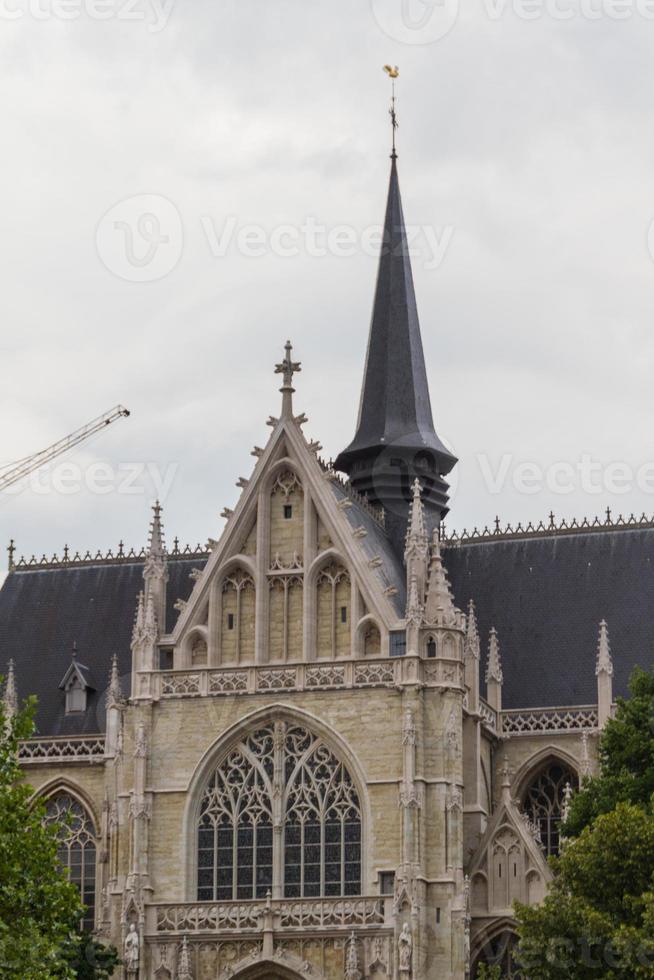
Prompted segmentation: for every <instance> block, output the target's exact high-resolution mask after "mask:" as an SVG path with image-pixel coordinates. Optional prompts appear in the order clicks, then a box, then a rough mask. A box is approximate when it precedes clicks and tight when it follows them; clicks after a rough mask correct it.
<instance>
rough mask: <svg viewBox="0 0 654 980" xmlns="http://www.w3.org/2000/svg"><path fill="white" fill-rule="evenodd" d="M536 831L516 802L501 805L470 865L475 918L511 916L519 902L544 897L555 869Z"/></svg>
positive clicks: (530, 901) (532, 901) (531, 902)
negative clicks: (514, 905)
mask: <svg viewBox="0 0 654 980" xmlns="http://www.w3.org/2000/svg"><path fill="white" fill-rule="evenodd" d="M534 834H535V831H534V829H533V828H531V826H530V825H529V822H528V817H527V815H525V814H523V813H522V812H521V811H520V810H519V808H518V806H517V805H516V804H515V803H514V802H513V801H507V800H502V801H501V802H500V803H499V804H498V806H497V808H496V809H495V812H494V814H493V816H492V817H491V819H490V821H489V823H488V826H487V828H486V832H485V833H484V835H483V837H482V838H481V840H480V842H479V845H478V847H477V850H476V851H475V853H474V855H473V857H472V859H471V861H470V865H469V870H468V875H469V878H470V884H471V907H472V914H473V917H486V916H489V915H490V916H497V915H510V914H511V911H512V907H513V904H514V902H516V901H519V902H523V903H525V904H527V905H535V904H538V902H540V901H541V900H542V898H543V897H544V895H545V892H546V890H547V885H548V884H549V882H550V881H551V879H552V872H551V871H550V869H549V867H548V864H547V861H546V859H545V855H544V854H543V850H542V848H541V847H540V844H539V843H537V841H536V840H535V836H534Z"/></svg>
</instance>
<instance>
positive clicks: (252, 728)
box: [180, 704, 371, 901]
mask: <svg viewBox="0 0 654 980" xmlns="http://www.w3.org/2000/svg"><path fill="white" fill-rule="evenodd" d="M276 722H279V723H283V724H285V725H286V731H287V733H288V735H289V738H291V737H292V738H293V739H295V740H296V741H297V740H298V739H299V740H301V738H302V735H301V734H300V733H301V732H304V733H305V736H306V735H308V736H310V738H311V740H312V744H311V746H309V744H308V743H307V749H308V750H309V749H310V751H309V755H313V754H314V753H315V762H316V765H317V766H318V767H319V764H320V762H321V760H322V762H323V763H324V766H325V770H324V772H322V771H321V772H319V773H318V776H317V778H318V782H320V781H321V780H322V781H323V784H322V785H323V789H324V791H325V794H326V796H323V804H324V806H323V816H329V813H330V809H329V808H330V806H332V808H333V807H336V808H337V809H338V808H339V807H340V808H341V809H340V811H339V819H341V818H342V819H343V820H344V821H345V823H347V822H348V819H347V816H348V812H349V811H347V801H346V796H347V793H348V792H351V794H354V795H353V797H352V798H353V799H354V798H355V799H356V801H357V804H358V808H359V827H360V830H359V839H358V841H355V840H354V839H351V840H349V841H348V843H352V844H357V843H358V855H359V856H358V862H359V868H360V871H359V879H358V887H357V889H355V890H353V887H352V886H353V884H354V882H353V874H352V873H351V872H352V871H353V869H349V871H348V869H346V867H345V864H348V863H349V864H353V863H354V861H349V862H348V861H345V857H346V856H347V854H346V849H345V843H346V841H345V838H343V840H342V841H341V843H340V845H339V846H341V864H342V872H343V875H344V877H343V879H342V888H341V891H342V892H343V894H344V895H346V894H352V895H354V894H362V893H364V882H365V881H367V879H366V877H365V876H366V874H367V873H368V862H367V841H368V835H369V828H370V826H371V822H370V821H371V817H370V803H369V799H368V794H367V789H366V780H365V776H364V774H363V772H362V770H361V766H360V764H359V762H358V759H357V757H356V755H355V754H354V752H353V751H352V749H351V748H350V747H349V745H348V744H347V743H346V742H345V741H344V740H343V739H342V737H341V736H340V735H338V734H337V733H336V732H334V731H333V730H332V729H331V728H329V727H328V726H326V725H325V724H324V723H323V722H321V721H320V719H318V718H316V717H315V716H314V715H311V714H310V713H309V712H306V711H303V710H300V709H297V708H294V707H291V706H288V705H284V704H276V705H272V706H268V707H264V708H260V709H258V710H257V711H254V712H251V713H250V714H248V715H247V716H245V717H244V718H242V719H241V720H240V721H238V722H237V723H235V724H234V725H233V726H232V727H231V728H230V729H229V730H228V731H227V732H225V733H224V734H223V735H222V736H220V737H219V738H218V739H216V741H215V742H214V744H213V745H212V746H211V747H210V748H209V749H208V750H207V752H205V754H204V756H203V758H202V759H201V760H200V762H199V763H198V765H197V767H196V769H195V772H194V773H193V775H192V777H191V779H190V781H189V785H188V790H187V794H186V798H187V804H186V808H185V812H184V817H183V829H182V835H181V841H180V843H181V846H182V848H183V852H182V854H181V859H182V865H181V866H182V867H185V869H186V895H187V900H189V901H197V900H198V892H197V889H198V871H199V869H200V867H201V865H200V860H201V859H200V857H199V854H198V851H197V847H198V840H197V837H196V835H197V828H198V825H199V822H200V821H201V819H202V816H203V806H204V803H205V800H206V799H207V787H208V784H209V782H210V780H211V779H212V774H214V773H215V772H216V770H217V769H218V768H219V767H220V766H222V765H223V763H224V762H225V760H229V759H231V758H232V755H234V762H235V770H234V771H235V772H237V770H238V769H239V767H241V769H242V763H241V762H240V760H238V759H236V755H240V756H242V755H243V754H244V753H243V751H242V746H243V740H244V739H247V738H248V736H249V735H250V734H252V733H256V732H262V731H263V730H264V729H265V728H266V727H268V728H269V729H270V730H271V734H269V736H267V737H268V738H270V739H272V738H274V737H275V736H276V734H277V733H278V731H279V729H278V728H275V723H276ZM271 726H272V728H271ZM277 737H279V736H278V734H277ZM318 750H319V751H318ZM291 754H293V753H291ZM295 754H297V753H295ZM271 758H272V759H273V760H274V759H275V758H276V757H275V755H274V754H273V756H272V757H271ZM305 761H306V760H305ZM267 765H268V770H265V768H264V770H263V771H262V770H261V766H260V765H259V766H257V768H258V770H259V773H260V776H261V779H260V780H259V788H262V789H263V790H264V791H267V792H268V793H271V792H272V786H271V780H272V774H271V771H270V764H269V763H267ZM301 770H302V764H301V763H299V762H297V761H296V764H295V766H294V769H293V771H292V772H291V771H290V770H288V771H286V776H285V780H286V782H285V789H284V794H283V811H284V812H283V819H284V821H285V820H286V815H287V811H286V804H287V803H288V802H289V801H290V798H291V797H293V800H292V802H293V804H294V805H295V804H297V806H298V807H299V809H298V810H297V812H298V813H301V814H302V819H305V818H306V815H307V814H308V813H309V811H310V810H311V806H312V805H313V804H314V803H315V802H316V801H315V797H314V800H313V801H312V800H311V799H309V797H310V795H311V789H310V787H309V783H311V782H313V783H314V785H315V778H314V779H311V778H305V777H304V776H303V777H302V778H301V779H300V783H297V782H296V777H297V776H298V774H300V773H301ZM264 774H265V778H264ZM314 775H315V774H314ZM323 777H324V779H323ZM221 778H222V777H221ZM239 780H242V774H241V775H239ZM302 780H304V782H303V781H302ZM293 787H298V792H297V793H295V794H293V792H292V790H293ZM348 787H351V790H349V789H348ZM330 794H331V795H330ZM325 800H326V801H327V802H326V803H325ZM263 809H264V807H263V805H261V806H260V807H259V810H260V811H261V812H263ZM314 809H315V807H314ZM216 812H217V811H216ZM278 816H279V815H278ZM350 822H351V821H350ZM296 823H297V821H296ZM205 829H209V828H208V827H205ZM346 830H347V828H345V827H344V828H343V834H344V835H345V834H346ZM314 833H315V831H314ZM330 833H333V831H330ZM352 834H355V832H354V831H352V832H351V835H352ZM245 836H246V835H244V838H245ZM323 836H324V835H323ZM205 837H206V840H205V841H204V844H205V845H206V847H205V848H204V849H205V850H207V851H208V850H210V849H211V848H210V846H209V840H208V834H207V835H205ZM300 838H302V834H301V833H300ZM224 843H225V846H228V844H229V842H228V841H227V835H225V838H224ZM231 843H232V847H234V846H235V845H234V841H232V842H231ZM322 843H323V844H324V843H325V841H324V839H323V841H322ZM334 843H337V842H336V841H335V842H334ZM216 844H217V839H216ZM305 844H306V845H307V846H309V844H310V841H308V840H306V841H305V840H304V839H300V841H299V842H298V843H296V844H291V843H290V841H289V846H294V847H303V846H304V845H305ZM212 846H213V845H212ZM262 846H263V847H267V846H268V845H267V844H264V845H262ZM274 846H275V848H276V849H277V851H278V853H277V855H276V860H277V861H278V863H277V865H276V868H275V869H274V875H273V876H274V887H273V894H274V895H277V896H281V894H282V892H283V891H284V887H285V886H284V870H283V869H284V864H283V862H282V861H280V859H279V846H280V845H277V844H275V845H274ZM356 850H357V849H356V848H351V849H350V851H349V852H348V853H354V852H355V851H356ZM233 853H235V852H234V851H233ZM294 856H298V855H295V854H294V855H290V857H294ZM299 856H300V858H301V863H302V861H303V860H304V859H303V858H302V855H299ZM324 856H325V855H324V854H323V858H324ZM326 856H327V857H329V856H330V855H329V854H327V855H326ZM263 857H264V859H266V860H267V858H268V855H267V854H264V856H263ZM202 860H204V861H206V862H207V863H206V864H205V867H208V866H209V864H208V861H209V858H208V857H207V856H205V858H203V859H202ZM327 863H329V862H327ZM215 864H216V862H215V861H214V864H213V865H212V870H214V873H216V872H215V868H214V866H215ZM323 866H324V861H323ZM248 867H249V865H248ZM323 869H324V868H323ZM234 874H236V872H234ZM346 875H349V877H345V876H346ZM205 878H206V879H207V882H208V876H205ZM235 880H236V879H235V877H233V878H232V891H234V889H235ZM346 883H347V884H348V886H349V887H346ZM324 884H325V877H324V875H322V877H321V887H322V886H323V885H324ZM203 887H204V888H209V887H210V886H209V884H208V883H206V884H204V885H203ZM211 887H213V885H212V886H211ZM225 887H226V885H225ZM267 887H268V885H267V884H266V889H265V890H267ZM244 890H245V889H244ZM265 890H264V894H265ZM301 890H302V891H305V889H304V886H302V888H301ZM214 891H215V890H214ZM236 891H238V889H237V888H236ZM328 894H329V892H328Z"/></svg>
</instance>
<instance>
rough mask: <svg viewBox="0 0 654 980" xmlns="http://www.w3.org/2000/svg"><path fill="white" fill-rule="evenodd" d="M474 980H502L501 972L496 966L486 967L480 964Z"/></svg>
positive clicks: (484, 964) (486, 965)
mask: <svg viewBox="0 0 654 980" xmlns="http://www.w3.org/2000/svg"><path fill="white" fill-rule="evenodd" d="M475 980H502V970H501V968H500V967H499V966H497V965H494V966H488V964H486V963H480V965H479V966H478V967H477V973H476V974H475Z"/></svg>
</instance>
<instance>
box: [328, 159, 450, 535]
mask: <svg viewBox="0 0 654 980" xmlns="http://www.w3.org/2000/svg"><path fill="white" fill-rule="evenodd" d="M455 463H456V458H455V457H454V456H453V455H452V454H451V453H450V452H449V450H448V449H447V448H446V447H445V446H444V444H443V443H442V442H441V440H440V439H439V438H438V436H437V435H436V431H435V429H434V422H433V419H432V411H431V401H430V398H429V386H428V383H427V371H426V368H425V358H424V354H423V349H422V339H421V336H420V323H419V320H418V310H417V306H416V297H415V292H414V287H413V275H412V271H411V260H410V256H409V246H408V242H407V234H406V229H405V225H404V214H403V212H402V201H401V198H400V185H399V180H398V174H397V162H396V159H395V158H394V157H393V159H392V160H391V174H390V181H389V187H388V201H387V205H386V217H385V220H384V234H383V243H382V249H381V255H380V258H379V270H378V274H377V286H376V291H375V300H374V305H373V312H372V322H371V325H370V335H369V339H368V353H367V357H366V366H365V373H364V380H363V387H362V391H361V402H360V407H359V419H358V424H357V431H356V435H355V437H354V439H353V440H352V442H351V443H350V445H349V446H348V447H347V449H345V450H344V451H343V452H342V453H341V454H340V455H339V456H338V458H337V460H336V462H335V464H334V465H335V468H336V469H337V470H343V471H344V472H346V473H348V474H349V475H350V477H351V480H352V484H353V486H354V487H355V489H357V490H359V491H360V492H361V493H364V494H365V495H366V496H368V497H369V498H370V499H371V501H372V502H374V503H380V504H382V505H383V506H384V507H385V508H386V511H387V514H388V512H389V511H390V514H391V516H395V517H396V518H397V523H398V527H397V529H396V531H395V533H393V529H391V531H392V536H393V539H394V541H395V543H396V547H398V548H399V547H401V545H402V541H403V538H404V530H403V529H404V527H405V526H406V518H407V505H408V504H409V503H410V501H411V485H412V482H413V479H414V477H415V476H418V475H420V478H421V481H422V483H423V490H424V500H425V503H426V505H427V506H428V508H429V510H430V513H431V514H432V521H431V523H432V524H433V523H434V520H440V518H441V517H442V516H443V515H444V514H445V513H447V489H448V487H447V483H446V482H445V480H444V479H443V476H444V475H446V474H447V473H449V471H450V470H451V469H452V467H453V466H454V464H455ZM387 525H388V522H387ZM400 530H401V537H400V536H399V534H400ZM398 538H399V541H398Z"/></svg>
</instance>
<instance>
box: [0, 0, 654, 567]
mask: <svg viewBox="0 0 654 980" xmlns="http://www.w3.org/2000/svg"><path fill="white" fill-rule="evenodd" d="M414 4H415V6H414ZM96 5H97V6H96ZM534 10H535V11H536V13H537V14H538V13H539V16H537V17H536V18H535V19H527V14H529V15H530V16H533V12H534ZM625 12H626V14H627V17H626V19H623V20H620V19H617V15H620V16H622V15H624V14H625ZM457 14H458V16H457ZM569 14H570V15H571V16H568V15H569ZM100 16H102V18H103V19H99V17H100ZM652 16H654V11H652V12H650V11H649V10H648V8H647V6H646V0H638V6H637V5H636V0H634V2H633V3H630V2H629V0H620V4H619V5H618V3H617V2H616V0H614V2H613V3H612V0H592V2H591V0H584V3H583V4H582V3H581V0H580V2H578V3H575V2H573V0H558V7H555V6H554V0H549V3H548V6H547V7H546V6H543V7H542V8H540V11H539V8H538V6H537V0H536V6H534V2H533V0H532V3H531V4H525V7H524V9H523V8H522V7H521V6H520V5H519V0H506V2H505V3H504V2H503V0H466V4H465V5H464V8H463V9H461V10H460V11H457V8H456V5H455V0H444V3H443V4H442V5H436V6H435V7H426V6H425V5H423V4H422V3H421V2H420V0H405V5H404V7H402V5H401V3H400V2H399V0H357V2H352V0H347V2H341V0H320V2H304V3H302V2H300V0H294V2H286V0H274V2H273V0H269V2H263V0H259V2H253V0H233V2H224V0H220V2H217V0H211V2H205V0H184V2H182V0H175V2H173V3H172V4H171V3H170V0H167V2H166V3H165V4H164V5H163V6H162V2H161V0H160V2H158V3H155V0H147V2H146V0H138V2H136V3H135V2H134V0H129V4H128V2H127V0H38V2H37V0H0V61H1V64H2V70H1V74H0V86H1V90H0V126H1V132H2V146H3V150H2V180H1V186H0V194H1V211H2V223H1V231H0V242H1V249H2V253H1V257H0V258H1V261H2V270H3V276H2V290H1V292H0V304H1V308H2V309H1V316H0V336H1V345H2V369H3V370H2V385H1V386H0V399H1V403H2V418H3V419H4V424H3V427H2V447H1V450H0V456H1V457H2V459H4V460H5V461H10V460H13V459H16V458H19V457H23V456H25V455H27V454H29V453H31V452H33V451H35V450H37V449H40V448H42V447H43V446H45V445H47V444H49V443H50V442H52V441H54V440H55V439H56V438H58V437H60V436H62V435H64V434H65V433H67V432H69V431H71V430H73V429H75V428H77V427H78V426H79V425H81V424H83V423H84V422H86V421H88V420H89V419H91V418H93V417H94V416H95V415H98V414H100V413H101V412H103V411H104V410H105V409H108V408H110V407H111V406H112V405H114V404H115V403H117V402H122V403H123V404H125V405H126V406H127V407H128V408H129V409H130V410H131V412H132V415H131V417H130V418H129V419H127V420H122V421H120V422H118V423H116V424H115V425H114V426H113V427H111V428H110V429H108V430H107V431H105V432H104V433H103V434H102V435H101V436H100V437H98V438H97V439H95V440H94V441H93V442H92V443H90V444H87V445H86V446H85V447H84V448H83V449H79V450H77V451H75V452H74V453H73V454H71V455H70V456H69V457H67V459H66V462H67V463H71V464H73V466H72V467H68V468H67V469H65V470H63V471H62V470H61V464H59V466H57V467H55V468H54V469H53V470H52V471H50V472H48V473H45V474H41V478H40V480H39V481H38V483H37V484H36V485H35V484H34V483H32V485H30V486H28V487H27V488H23V489H22V491H21V492H20V493H18V494H16V493H14V494H11V495H5V496H3V498H2V499H0V537H1V538H2V540H3V541H5V542H6V541H7V540H8V539H9V537H10V536H13V537H14V538H15V539H16V540H17V545H18V550H19V552H25V553H27V554H32V553H33V552H36V553H38V554H39V555H40V554H41V553H43V552H52V551H60V550H61V547H62V545H63V544H64V542H68V543H69V544H70V545H71V547H73V548H80V549H82V548H83V549H86V548H93V549H97V548H107V547H109V546H113V547H115V545H116V543H117V541H118V540H119V539H120V538H123V539H124V540H125V542H126V543H127V544H129V545H132V544H133V545H138V546H140V545H141V544H142V543H143V542H144V540H145V537H146V533H147V524H148V520H149V506H150V504H151V502H152V499H153V498H154V497H155V496H156V494H157V487H156V485H155V484H156V482H157V480H158V481H164V485H163V487H162V486H161V484H160V487H159V490H160V492H161V493H162V496H163V498H164V500H163V502H164V507H165V525H166V532H167V537H168V539H169V541H170V540H172V538H173V536H174V535H175V534H177V535H179V537H180V539H181V540H182V541H183V542H187V541H190V542H193V543H195V542H197V541H202V542H204V541H206V539H207V537H208V536H209V535H211V536H214V537H215V536H217V534H218V532H219V531H220V529H221V528H222V526H223V521H222V520H221V519H220V516H219V515H220V511H221V510H222V508H223V507H224V506H233V505H234V503H235V501H236V499H237V494H238V491H237V489H236V487H235V485H234V484H235V481H236V480H237V479H238V477H239V476H248V475H249V473H250V471H251V469H252V466H253V463H254V460H253V458H252V457H251V455H250V450H251V449H252V447H253V445H255V444H257V445H264V444H265V440H266V439H267V437H268V434H269V432H270V430H269V429H268V428H267V427H266V424H265V422H266V419H267V417H268V416H269V415H270V414H277V412H278V408H279V399H280V396H279V394H278V391H277V389H278V387H279V378H276V377H275V376H274V374H273V366H274V364H275V362H276V361H277V360H279V359H280V357H281V354H282V346H283V343H284V341H285V340H286V338H287V336H290V337H291V338H292V340H293V343H294V345H295V355H296V356H297V357H298V358H299V359H301V361H302V374H301V375H300V376H299V377H298V379H297V389H298V390H297V395H296V407H297V410H298V411H302V410H304V411H306V413H307V415H308V416H309V419H310V421H309V425H308V426H307V427H305V432H306V433H307V435H309V436H311V437H314V438H318V439H320V441H321V442H322V444H323V446H324V451H325V455H326V456H327V457H329V456H335V455H336V454H337V452H338V451H339V450H340V449H341V448H343V447H344V445H345V444H347V443H348V442H349V440H350V439H351V437H352V435H353V432H354V428H355V423H356V413H357V405H358V398H359V389H360V383H361V376H362V369H363V362H364V355H365V346H366V338H367V331H368V325H369V316H370V307H371V302H372V295H373V288H374V278H375V273H376V259H375V258H374V255H372V254H371V252H373V251H374V232H375V227H374V226H376V225H378V224H379V223H380V222H381V220H382V217H383V211H384V203H385V194H386V185H387V179H388V166H389V160H388V143H389V128H388V116H387V105H388V97H389V82H388V79H387V78H386V77H385V76H384V74H383V72H382V70H381V66H382V65H383V64H384V63H385V62H390V63H392V64H398V65H399V66H400V72H401V77H400V79H399V83H398V113H399V119H400V129H399V133H398V144H399V154H400V156H399V170H400V181H401V187H402V194H403V199H404V210H405V216H406V220H407V222H408V223H409V224H410V225H414V226H416V227H417V228H418V231H419V234H418V235H417V239H416V251H417V254H416V255H415V257H414V279H415V284H416V292H417V298H418V307H419V311H420V318H421V323H422V331H423V340H424V347H425V354H426V357H427V364H428V372H429V379H430V385H431V395H432V403H433V408H434V418H435V422H436V428H437V430H438V432H439V434H440V435H441V436H442V437H444V438H445V439H446V440H448V442H449V444H450V445H451V447H452V448H453V449H454V451H455V452H456V454H457V456H458V457H459V459H460V460H461V463H460V465H459V466H458V467H457V471H456V474H457V475H456V480H455V482H456V488H455V492H454V494H453V502H452V513H451V516H450V518H449V521H448V523H449V525H450V526H451V527H452V528H454V527H456V528H462V527H464V526H470V525H472V524H481V525H483V524H484V523H486V522H490V521H492V520H493V518H494V517H495V514H499V515H500V516H501V517H502V519H503V520H505V521H512V522H517V521H518V520H528V519H530V518H532V519H536V520H538V519H539V518H541V517H544V516H545V515H547V514H548V512H549V511H550V509H552V510H554V512H555V513H556V514H557V515H565V516H574V515H577V516H583V515H584V514H591V515H593V514H595V513H599V512H602V511H603V510H604V508H606V507H607V505H610V506H611V507H612V508H614V510H615V511H616V512H617V511H624V512H626V513H627V514H628V513H629V512H631V511H637V512H638V513H640V512H641V511H643V510H646V511H648V512H649V513H651V512H652V511H654V469H652V468H650V469H649V470H648V469H647V468H645V469H644V470H643V466H645V467H647V464H648V463H651V462H652V461H654V451H653V448H652V430H653V429H654V405H653V402H654V395H653V393H652V381H651V374H652V371H651V366H652V359H653V353H654V351H653V347H654V340H653V337H652V321H653V314H654V262H653V260H652V257H651V255H650V252H649V248H648V232H649V227H650V223H651V221H652V219H653V218H654V126H653V125H652V107H651V102H652V100H651V91H652V73H653V71H654V69H653V68H652V63H653V62H652V53H653V50H654V20H652V19H651V18H652ZM67 17H70V18H71V19H64V18H67ZM439 35H442V36H439ZM339 226H345V228H344V229H343V228H340V229H339ZM420 227H422V229H423V230H422V231H420ZM312 229H314V230H313V231H312ZM321 229H323V230H324V232H323V231H321ZM327 232H330V235H329V239H327ZM344 243H345V244H344ZM282 252H284V253H294V254H281V253H282ZM255 253H262V254H255ZM322 253H324V254H322ZM341 253H343V254H341ZM345 253H349V254H345ZM584 459H585V462H584ZM525 463H535V464H538V467H540V470H541V476H540V477H539V476H538V469H533V468H532V469H530V470H525V467H524V464H525ZM619 463H624V464H627V466H626V467H623V468H622V469H619V468H617V467H616V466H615V465H612V464H619ZM101 464H104V465H101ZM557 464H562V466H558V468H557ZM600 464H601V465H600ZM584 468H585V472H584ZM144 473H145V475H144ZM630 473H631V475H630ZM153 477H154V479H153ZM557 484H558V486H557ZM562 487H563V489H564V491H565V492H560V491H561V488H562ZM62 489H67V490H68V491H69V492H65V493H64V492H62ZM526 489H529V490H531V491H532V492H525V490H526ZM99 490H102V491H103V492H98V491H99ZM618 490H623V491H624V492H617V491H618ZM3 566H4V562H3Z"/></svg>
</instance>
